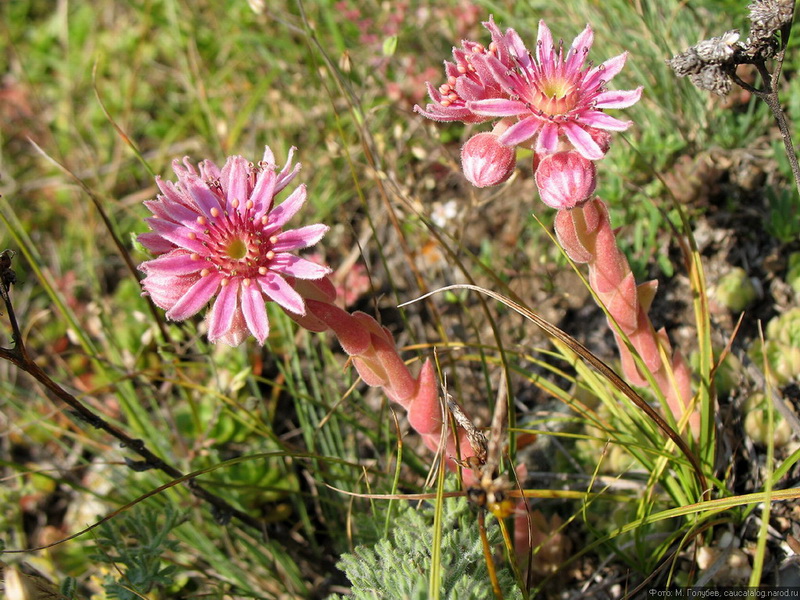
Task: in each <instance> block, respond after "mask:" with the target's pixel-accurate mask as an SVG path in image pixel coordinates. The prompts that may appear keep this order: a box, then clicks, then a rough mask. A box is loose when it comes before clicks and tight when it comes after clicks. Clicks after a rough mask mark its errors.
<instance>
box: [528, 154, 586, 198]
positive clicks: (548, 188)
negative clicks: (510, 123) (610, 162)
mask: <svg viewBox="0 0 800 600" xmlns="http://www.w3.org/2000/svg"><path fill="white" fill-rule="evenodd" d="M535 178H536V186H537V187H538V188H539V197H540V198H541V200H542V202H544V203H545V204H547V206H550V207H552V208H555V209H557V210H564V209H570V208H575V207H576V206H580V205H581V204H583V203H584V202H586V201H587V200H589V199H591V197H592V195H593V194H594V190H595V187H596V185H597V178H596V169H595V166H594V162H592V161H590V160H588V159H586V158H584V157H583V156H581V155H580V154H579V153H578V152H575V151H573V150H571V151H569V152H556V153H555V154H550V155H548V156H545V157H544V158H542V159H541V162H540V163H539V166H538V168H537V169H536V176H535Z"/></svg>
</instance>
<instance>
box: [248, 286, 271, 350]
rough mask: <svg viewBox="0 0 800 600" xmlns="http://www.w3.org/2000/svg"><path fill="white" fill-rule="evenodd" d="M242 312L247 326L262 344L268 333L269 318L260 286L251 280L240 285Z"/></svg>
mask: <svg viewBox="0 0 800 600" xmlns="http://www.w3.org/2000/svg"><path fill="white" fill-rule="evenodd" d="M242 313H243V314H244V320H245V322H246V323H247V328H248V329H249V330H250V331H251V332H252V333H253V336H254V337H255V338H256V340H257V341H258V343H259V344H261V345H262V346H263V345H264V341H266V339H267V336H268V335H269V319H268V318H267V310H266V307H265V305H264V294H263V293H262V292H261V286H259V285H256V283H255V282H251V283H250V285H243V286H242Z"/></svg>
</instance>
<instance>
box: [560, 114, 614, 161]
mask: <svg viewBox="0 0 800 600" xmlns="http://www.w3.org/2000/svg"><path fill="white" fill-rule="evenodd" d="M561 128H562V130H563V131H564V133H565V134H566V136H567V139H568V140H569V141H570V142H571V143H572V145H573V146H574V147H575V149H576V150H577V151H578V152H580V154H581V156H583V157H584V158H587V159H589V160H600V159H601V158H603V156H604V153H603V150H602V148H600V146H599V145H598V144H597V142H595V141H594V139H592V136H591V135H589V132H588V131H586V130H585V129H584V128H583V127H581V126H580V125H577V124H575V123H564V124H563V125H562V126H561Z"/></svg>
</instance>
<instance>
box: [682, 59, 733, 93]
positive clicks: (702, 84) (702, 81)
mask: <svg viewBox="0 0 800 600" xmlns="http://www.w3.org/2000/svg"><path fill="white" fill-rule="evenodd" d="M689 81H691V82H692V83H693V84H694V85H695V86H697V87H698V88H700V89H701V90H706V91H707V92H712V93H714V94H716V95H717V96H727V95H728V94H729V93H730V91H731V77H730V75H729V74H728V72H727V71H725V70H724V69H723V68H722V67H720V66H719V65H706V66H704V67H703V68H702V69H701V70H700V72H699V73H692V74H691V75H689Z"/></svg>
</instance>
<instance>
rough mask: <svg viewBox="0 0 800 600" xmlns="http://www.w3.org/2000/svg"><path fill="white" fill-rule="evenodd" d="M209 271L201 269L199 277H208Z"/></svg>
mask: <svg viewBox="0 0 800 600" xmlns="http://www.w3.org/2000/svg"><path fill="white" fill-rule="evenodd" d="M210 273H211V271H210V270H208V269H203V270H202V271H200V277H208V275H209V274H210Z"/></svg>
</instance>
